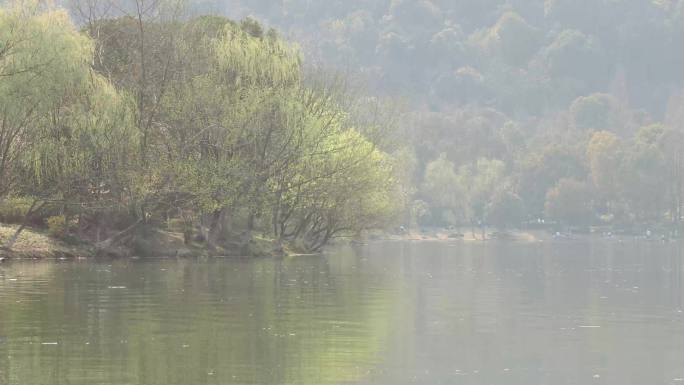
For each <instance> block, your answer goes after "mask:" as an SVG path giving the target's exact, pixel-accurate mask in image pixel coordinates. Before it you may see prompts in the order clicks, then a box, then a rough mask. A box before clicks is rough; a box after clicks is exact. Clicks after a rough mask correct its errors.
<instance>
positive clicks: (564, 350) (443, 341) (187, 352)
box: [0, 241, 684, 385]
mask: <svg viewBox="0 0 684 385" xmlns="http://www.w3.org/2000/svg"><path fill="white" fill-rule="evenodd" d="M682 269H683V267H682V252H681V245H679V244H676V243H668V244H663V243H656V242H645V241H627V242H623V243H618V242H614V241H595V242H556V243H539V244H516V243H504V242H501V243H487V244H481V243H468V244H464V243H453V244H448V243H377V244H371V245H369V246H364V247H359V248H343V249H340V250H336V251H334V252H331V253H329V254H328V255H325V256H323V257H301V258H287V259H282V260H273V259H258V260H234V259H209V260H177V259H161V260H129V261H104V262H92V261H87V262H86V261H81V262H63V263H55V262H21V263H19V262H17V263H12V264H6V265H1V266H0V384H2V385H4V384H11V385H15V384H17V385H24V384H27V385H34V384H35V385H38V384H51V385H52V384H57V385H62V384H63V385H67V384H69V385H81V384H83V385H85V384H88V385H93V384H106V385H124V384H145V385H156V384H159V385H166V384H169V385H181V384H182V385H195V384H267V385H268V384H317V385H318V384H320V385H325V384H380V385H400V384H430V385H432V384H449V385H451V384H464V385H476V384H477V385H480V384H482V385H496V384H506V385H530V384H549V385H551V384H553V385H562V384H577V385H581V384H640V385H643V384H649V385H651V384H684V313H682V309H683V308H684V305H683V304H682V297H683V294H684V288H683V287H682Z"/></svg>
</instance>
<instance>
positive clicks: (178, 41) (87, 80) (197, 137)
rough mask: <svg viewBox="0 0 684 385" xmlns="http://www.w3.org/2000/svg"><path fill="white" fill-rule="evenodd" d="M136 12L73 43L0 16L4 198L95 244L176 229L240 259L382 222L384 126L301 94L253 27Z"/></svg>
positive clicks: (298, 79) (277, 48)
mask: <svg viewBox="0 0 684 385" xmlns="http://www.w3.org/2000/svg"><path fill="white" fill-rule="evenodd" d="M159 6H160V7H161V6H162V5H161V3H160V5H159ZM145 12H149V14H142V13H138V14H137V15H136V14H133V15H121V16H116V17H110V18H99V19H90V20H88V23H87V24H86V25H85V26H84V29H83V30H82V31H78V30H77V29H76V27H75V26H74V25H73V24H72V22H71V20H70V19H69V16H68V15H67V13H66V12H65V11H62V10H60V9H56V8H51V7H46V6H39V5H38V4H37V3H31V2H22V1H19V2H15V3H12V4H11V5H9V6H7V7H5V8H2V9H0V36H2V39H1V40H2V41H3V43H4V46H3V47H2V51H1V52H2V56H1V57H0V68H1V70H2V76H3V81H2V82H0V99H1V100H2V101H3V108H2V111H1V113H2V114H3V115H2V126H0V144H1V145H0V148H2V150H0V181H1V182H2V183H0V186H1V188H0V199H6V198H8V197H11V196H14V197H26V199H32V200H33V201H34V202H40V205H39V206H38V208H39V209H37V208H36V204H35V203H34V205H32V207H31V210H29V211H31V212H28V213H27V216H31V215H34V216H39V217H40V216H43V217H47V216H51V217H50V218H62V219H59V220H57V219H50V218H48V219H46V222H47V223H48V224H50V223H52V224H55V223H60V224H61V225H62V226H64V227H66V229H62V230H60V231H59V234H61V235H63V236H64V235H67V234H69V233H72V232H75V233H78V234H79V235H81V236H88V235H90V236H92V237H93V238H94V239H95V240H96V241H97V242H100V244H101V245H102V246H103V247H105V246H110V245H112V244H113V242H115V241H117V242H118V241H121V239H120V238H125V237H126V235H127V230H125V229H126V228H127V227H128V228H134V227H136V226H139V225H140V224H149V225H153V226H167V225H168V223H171V222H173V221H174V220H175V221H180V222H182V223H184V224H183V225H182V226H181V227H182V230H183V232H185V233H186V242H192V241H193V239H197V240H202V241H204V242H206V243H207V244H208V245H209V246H210V247H211V248H213V247H229V245H230V244H231V242H235V243H237V245H233V246H230V247H232V248H233V249H234V250H236V251H238V252H245V253H251V252H252V250H250V248H251V247H252V246H251V243H252V239H253V238H254V237H255V236H257V235H258V234H264V235H266V236H268V237H271V238H274V239H276V240H278V241H279V244H281V245H282V243H283V242H284V241H292V242H293V243H296V244H298V245H300V246H301V247H302V248H304V249H306V250H318V249H320V248H321V247H323V246H324V245H325V244H326V243H328V242H329V241H330V240H331V239H332V238H334V237H337V236H340V235H350V234H356V233H358V232H360V231H362V230H365V229H371V228H381V227H384V226H386V225H387V224H388V223H391V221H392V219H393V218H394V216H395V213H397V212H398V211H399V208H400V206H398V205H397V204H396V200H395V199H394V197H395V195H398V194H400V189H399V188H398V184H397V183H396V177H395V174H397V172H398V171H397V170H398V167H397V164H396V162H395V161H394V160H393V159H392V157H391V156H390V155H389V154H388V153H387V152H385V149H389V147H388V143H389V142H387V141H386V140H384V139H383V137H384V136H383V135H382V134H381V133H382V132H386V130H383V129H381V128H380V126H382V125H385V124H390V123H389V121H372V120H371V119H369V118H368V117H364V114H363V113H362V112H361V111H360V110H356V109H352V106H353V103H350V100H351V99H354V98H356V97H358V95H354V94H350V93H347V92H346V91H344V89H343V88H342V87H340V84H338V83H335V82H333V81H332V80H331V81H319V82H309V81H308V80H307V79H306V75H305V73H304V71H303V69H302V58H301V55H300V52H299V49H298V48H297V47H296V46H295V45H293V44H290V43H288V42H286V41H284V40H283V39H281V38H280V37H279V36H278V34H277V33H276V32H275V31H274V30H265V29H264V28H263V27H262V26H261V24H259V23H258V22H256V21H254V20H253V19H245V20H244V21H242V22H240V23H236V22H233V21H230V20H228V19H225V18H222V17H216V16H207V17H184V18H173V17H170V18H166V17H165V18H162V17H159V15H160V14H161V13H162V12H163V10H162V9H161V8H160V9H158V10H157V11H154V10H149V9H148V10H145ZM381 146H382V148H381ZM393 148H398V147H397V146H394V147H393ZM34 209H35V210H34ZM33 211H35V213H34V212H33ZM0 214H1V213H0ZM105 218H108V219H107V220H105ZM164 223H167V225H164ZM131 225H132V227H131ZM9 246H10V247H11V244H10V245H9ZM241 250H242V251H241Z"/></svg>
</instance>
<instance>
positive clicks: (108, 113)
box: [0, 3, 135, 248]
mask: <svg viewBox="0 0 684 385" xmlns="http://www.w3.org/2000/svg"><path fill="white" fill-rule="evenodd" d="M0 17H2V18H3V20H2V22H1V23H0V29H2V33H3V34H4V36H5V40H4V41H6V42H10V43H8V44H9V45H11V48H10V49H8V50H7V52H8V53H7V54H5V56H4V57H3V59H2V60H3V61H2V68H3V72H4V73H5V74H7V79H6V81H3V82H0V98H1V99H2V105H3V107H2V111H1V112H2V126H1V128H0V139H1V143H2V146H1V147H2V150H0V177H1V178H0V179H1V180H2V181H3V182H5V181H7V182H9V183H3V186H4V188H5V189H7V190H9V189H11V190H9V191H10V192H11V193H14V194H17V195H23V196H32V197H34V198H35V202H34V204H33V206H32V208H31V210H29V213H28V214H27V216H28V215H30V214H32V213H31V211H35V209H37V208H39V207H43V206H44V205H45V204H48V203H49V204H51V205H53V206H57V207H58V210H59V212H60V213H61V214H66V215H68V214H70V213H73V212H75V211H83V209H84V208H85V209H86V211H87V210H88V208H89V206H95V203H96V205H97V206H98V207H99V208H100V209H101V208H102V207H103V206H110V207H111V206H114V205H116V204H120V203H121V202H123V201H124V199H125V198H124V195H126V194H128V193H129V192H130V185H131V183H130V180H129V179H130V175H129V174H127V172H128V171H131V170H132V169H133V164H132V162H131V159H133V158H132V157H131V156H130V155H131V154H130V151H131V149H132V148H134V145H133V142H134V141H135V133H133V132H131V131H130V130H129V128H130V127H131V126H130V124H129V122H130V120H129V117H130V110H129V108H128V106H129V103H128V101H127V98H126V97H125V96H123V95H121V94H120V93H119V92H118V91H117V90H116V89H114V88H113V87H112V86H111V85H110V84H109V83H108V82H107V81H106V80H105V79H104V78H102V77H101V76H99V75H97V74H96V73H94V72H93V70H92V69H91V66H90V63H92V59H93V48H94V45H93V43H92V41H91V40H90V39H89V38H87V37H86V36H85V35H82V34H81V33H79V32H78V31H77V30H76V28H75V27H74V25H73V24H72V23H71V22H70V21H69V18H68V16H67V15H66V13H64V12H63V11H60V10H56V9H52V8H47V9H43V8H41V7H38V6H37V5H36V4H33V3H15V4H13V5H12V6H11V7H10V8H6V9H3V10H0ZM6 175H9V176H8V177H7V176H6ZM38 202H41V203H40V204H38ZM73 208H78V210H74V209H73ZM21 229H23V226H22V227H20V228H19V230H18V231H17V233H16V234H15V236H14V237H12V238H11V239H10V241H9V242H8V243H7V244H6V245H5V247H7V248H10V247H11V246H12V243H14V241H16V238H17V237H18V236H19V233H20V232H21Z"/></svg>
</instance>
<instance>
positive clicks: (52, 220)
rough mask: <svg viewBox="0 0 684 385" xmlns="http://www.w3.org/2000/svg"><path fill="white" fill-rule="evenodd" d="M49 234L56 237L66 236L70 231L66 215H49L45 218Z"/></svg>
mask: <svg viewBox="0 0 684 385" xmlns="http://www.w3.org/2000/svg"><path fill="white" fill-rule="evenodd" d="M45 222H46V224H47V227H48V234H49V235H50V236H51V237H54V238H64V237H65V236H66V235H67V234H68V233H69V224H68V223H67V220H66V217H65V216H64V215H57V216H54V217H49V218H47V219H46V220H45Z"/></svg>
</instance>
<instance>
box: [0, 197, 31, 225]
mask: <svg viewBox="0 0 684 385" xmlns="http://www.w3.org/2000/svg"><path fill="white" fill-rule="evenodd" d="M31 204H33V200H32V199H31V198H28V197H22V198H17V197H10V198H6V199H0V222H2V223H10V224H19V223H21V222H23V221H24V217H25V216H26V214H27V213H28V211H29V209H31Z"/></svg>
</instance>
